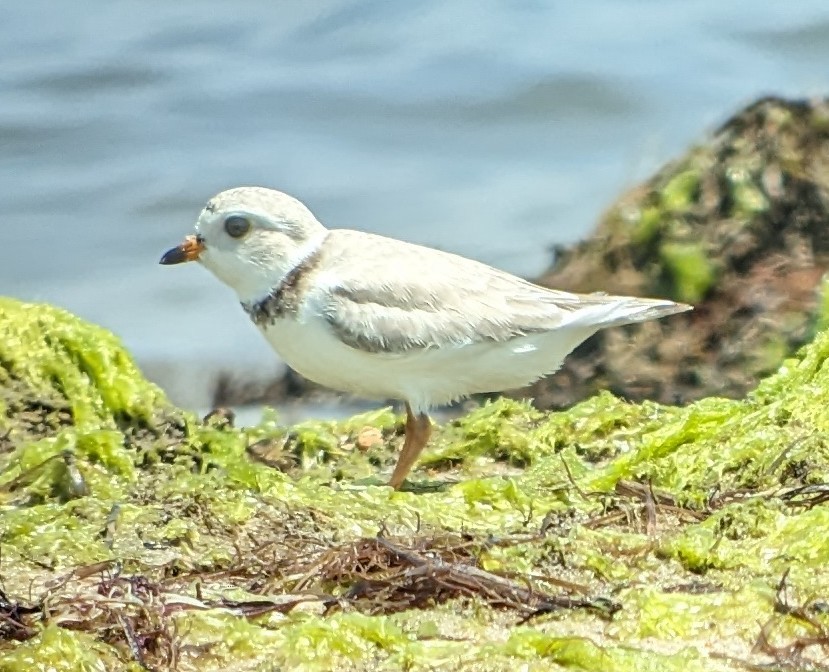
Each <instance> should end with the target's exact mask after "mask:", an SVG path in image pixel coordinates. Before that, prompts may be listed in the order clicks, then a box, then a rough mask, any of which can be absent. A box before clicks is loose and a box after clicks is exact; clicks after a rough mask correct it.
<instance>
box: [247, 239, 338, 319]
mask: <svg viewBox="0 0 829 672" xmlns="http://www.w3.org/2000/svg"><path fill="white" fill-rule="evenodd" d="M327 236H328V231H327V230H323V231H320V232H319V233H318V234H317V235H315V236H312V237H311V238H309V239H308V240H307V241H305V242H304V243H303V244H302V245H300V246H299V247H297V248H296V249H295V250H294V252H293V253H292V254H291V256H290V257H289V258H288V259H287V260H286V263H285V264H283V265H280V268H268V269H264V268H263V269H257V271H258V272H255V273H250V274H248V275H249V277H247V278H246V279H245V280H244V281H243V282H239V279H238V278H237V281H236V283H235V286H234V287H233V288H234V289H235V290H236V295H237V296H238V297H239V301H241V302H242V303H256V302H258V301H261V300H262V299H264V298H265V297H267V296H268V295H269V294H270V293H271V292H272V291H273V290H274V289H276V288H277V287H279V286H280V285H281V284H282V283H283V282H284V281H285V278H286V277H287V276H288V275H289V274H290V273H291V272H292V271H293V270H294V269H295V268H296V267H297V266H299V265H300V264H302V263H303V262H304V261H305V260H306V259H308V257H310V256H311V255H313V254H314V253H316V252H317V251H318V250H319V249H320V247H322V245H323V243H324V242H325V239H326V237H327Z"/></svg>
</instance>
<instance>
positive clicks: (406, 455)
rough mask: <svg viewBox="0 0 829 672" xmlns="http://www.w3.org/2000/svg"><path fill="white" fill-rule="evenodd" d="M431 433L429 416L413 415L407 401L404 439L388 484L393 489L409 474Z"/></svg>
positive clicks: (397, 488)
mask: <svg viewBox="0 0 829 672" xmlns="http://www.w3.org/2000/svg"><path fill="white" fill-rule="evenodd" d="M431 433H432V423H431V422H430V421H429V416H428V415H426V414H425V413H421V414H419V415H417V416H415V415H414V413H412V407H411V406H409V402H408V401H407V402H406V439H405V440H404V441H403V450H401V451H400V457H399V458H397V464H396V465H395V466H394V472H393V473H392V475H391V480H390V481H389V485H390V486H391V487H393V488H394V489H395V490H399V489H400V486H401V485H403V481H405V480H406V476H408V475H409V472H410V471H411V469H412V465H413V464H414V463H415V460H417V456H418V455H420V453H421V451H422V450H423V448H425V447H426V443H427V441H429V436H430V435H431Z"/></svg>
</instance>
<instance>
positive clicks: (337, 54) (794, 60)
mask: <svg viewBox="0 0 829 672" xmlns="http://www.w3.org/2000/svg"><path fill="white" fill-rule="evenodd" d="M0 45H2V50H1V51H0V293H2V294H9V295H12V296H16V297H20V298H24V299H38V300H45V301H51V302H53V303H56V304H59V305H62V306H65V307H67V308H69V309H71V310H73V311H75V312H78V313H80V314H81V315H83V316H85V317H87V318H89V319H92V320H95V321H97V322H99V323H102V324H104V325H106V326H108V327H110V328H112V329H114V330H115V331H116V332H118V333H119V334H120V335H121V336H122V337H123V338H124V340H125V341H126V343H127V344H128V346H129V347H130V348H131V349H132V350H133V352H134V353H135V354H136V355H137V357H138V358H139V361H140V362H141V363H142V365H143V366H144V367H145V369H146V370H147V371H148V372H149V373H150V375H151V376H152V377H154V378H155V379H157V380H158V381H160V382H161V383H162V384H163V385H164V386H165V387H166V388H167V389H168V390H169V391H170V392H171V394H172V395H173V397H174V399H175V400H176V401H178V402H180V403H182V404H185V405H190V406H194V407H196V406H203V405H204V404H206V403H207V401H208V399H209V395H208V389H209V387H210V385H209V383H210V380H211V379H212V378H213V375H214V373H215V371H217V370H219V369H223V368H227V367H229V366H237V367H240V368H241V369H243V370H246V371H251V372H256V373H258V374H260V375H261V374H262V373H263V372H267V371H275V370H277V369H278V364H277V362H276V360H275V358H274V357H273V355H272V353H271V352H270V350H269V349H268V348H267V346H266V345H265V344H264V342H263V341H261V339H260V338H259V336H258V334H256V332H255V331H254V329H253V327H252V326H251V325H249V324H248V322H247V320H246V319H245V317H244V315H243V314H242V313H241V311H240V310H239V308H238V306H237V305H236V302H235V300H234V298H233V296H232V294H231V293H230V292H229V290H226V289H224V288H223V287H222V286H220V285H219V283H218V281H216V280H214V279H213V278H212V277H210V276H208V274H207V273H206V272H205V271H204V270H202V269H200V268H197V267H192V268H190V267H175V268H165V267H160V266H158V265H157V261H158V258H159V256H160V254H161V253H162V252H163V251H164V250H165V249H167V248H168V247H169V246H170V245H172V244H174V243H177V242H178V241H179V239H180V238H181V236H182V235H184V234H185V233H187V232H188V231H189V230H190V227H191V225H192V221H193V220H194V218H195V216H196V215H197V213H198V212H199V210H200V209H201V207H202V205H203V203H204V201H206V199H207V198H208V197H210V196H211V195H212V194H213V193H214V192H216V191H219V190H221V189H223V188H226V187H229V186H234V185H240V184H263V185H268V186H274V187H278V188H281V189H283V190H286V191H288V192H290V193H293V194H294V195H296V196H298V197H300V198H301V199H302V200H303V201H305V202H306V203H307V204H308V205H309V206H310V207H311V209H312V210H313V211H314V212H315V213H316V214H317V215H318V217H320V219H322V221H324V222H325V223H327V224H328V225H329V226H332V227H347V228H360V229H365V230H368V231H375V232H379V233H383V234H388V235H392V236H396V237H400V238H405V239H408V240H412V241H415V242H420V243H426V244H429V245H433V246H437V247H442V248H445V249H450V250H452V251H456V252H460V253H463V254H466V255H468V256H472V257H476V258H479V259H481V260H484V261H486V262H489V263H493V264H495V265H498V266H501V267H503V268H506V269H508V270H510V271H513V272H518V273H522V274H525V275H533V274H536V273H539V272H540V271H541V270H542V269H543V268H544V267H545V266H546V265H547V264H548V262H549V260H550V256H549V253H548V249H549V246H550V245H551V244H553V243H559V242H569V241H573V240H575V239H576V238H578V237H580V236H583V235H585V234H586V233H588V232H589V230H590V228H591V227H592V225H593V223H594V222H595V220H596V218H597V216H598V215H599V214H600V212H601V210H602V209H603V208H604V207H606V206H607V205H608V204H609V203H610V201H611V200H612V199H613V198H614V196H615V195H616V194H618V192H620V191H621V190H622V189H624V188H626V187H628V186H630V185H632V184H633V183H635V182H636V181H638V180H640V179H642V178H643V177H645V176H647V175H648V174H649V173H650V172H651V171H652V170H653V169H655V168H656V167H657V166H658V165H659V164H660V163H662V162H663V161H664V160H665V159H667V158H670V157H671V156H673V155H675V154H676V153H678V152H680V151H681V150H682V149H683V148H684V147H685V146H686V145H687V144H688V143H689V142H691V141H692V140H694V139H695V138H698V137H699V136H700V135H701V134H702V133H703V132H704V131H706V130H707V129H710V128H711V127H712V126H713V125H714V124H716V123H718V122H719V121H720V120H722V119H723V118H724V117H725V116H727V115H728V114H729V113H730V112H732V111H733V110H734V109H735V108H736V107H738V106H739V105H741V104H743V103H745V102H748V101H749V100H751V99H753V98H754V97H756V96H758V95H761V94H765V93H771V92H773V93H780V94H787V95H794V96H804V95H823V94H825V93H826V92H827V83H828V81H829V4H827V3H826V2H825V0H799V1H796V2H789V3H771V2H764V3H758V2H755V1H753V0H729V2H727V3H725V2H721V1H720V0H662V1H661V2H655V1H653V0H651V1H648V0H590V1H588V0H585V1H584V2H580V3H576V2H563V1H553V0H545V1H543V2H542V1H540V0H535V1H532V0H511V1H507V0H503V1H501V2H495V1H494V0H489V1H486V0H475V1H472V0H463V1H461V0H459V1H457V2H453V3H445V2H440V1H438V0H427V1H424V2H410V3H390V2H380V1H377V0H375V1H369V2H350V1H346V0H315V1H314V2H307V3H300V2H277V3H266V2H261V1H260V2H254V1H253V0H243V1H242V2H236V3H228V2H215V1H213V0H198V1H196V0H179V1H178V2H175V3H171V2H164V3H162V2H157V1H152V0H114V1H113V2H109V3H92V4H90V3H87V4H85V5H82V4H81V3H57V2H47V1H46V0H29V1H28V2H25V3H9V2H7V3H3V4H2V6H0Z"/></svg>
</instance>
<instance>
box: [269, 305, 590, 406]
mask: <svg viewBox="0 0 829 672" xmlns="http://www.w3.org/2000/svg"><path fill="white" fill-rule="evenodd" d="M304 319H305V321H304V322H298V321H296V320H291V319H283V320H277V321H276V322H275V323H274V324H271V325H268V326H267V327H266V328H265V329H263V333H264V335H265V338H266V339H267V340H268V342H269V343H270V344H271V346H272V347H273V348H274V350H276V351H277V353H278V354H279V355H280V357H282V359H284V360H285V362H286V363H287V364H288V366H290V367H291V368H292V369H294V370H295V371H297V372H298V373H300V374H301V375H303V376H305V377H306V378H308V379H309V380H312V381H314V382H315V383H318V384H320V385H324V386H325V387H329V388H332V389H335V390H340V391H343V392H350V393H353V394H356V395H358V396H361V397H365V398H368V399H399V400H405V401H408V402H409V403H410V404H411V405H412V407H413V409H414V410H415V411H416V412H417V411H426V410H427V409H428V408H429V407H431V406H437V405H441V404H446V403H449V402H451V401H455V400H457V399H460V398H462V397H465V396H467V395H469V394H476V393H481V392H498V391H501V390H506V389H511V388H517V387H522V386H524V385H527V384H529V383H531V382H533V381H534V380H537V379H538V378H540V377H542V376H543V375H546V374H549V373H552V372H553V371H555V370H557V369H558V368H559V367H560V366H561V363H562V361H563V360H564V358H565V357H566V356H567V354H568V353H569V352H570V351H571V350H573V348H575V347H576V346H577V345H578V344H579V343H581V342H582V341H583V340H584V339H586V338H587V337H588V336H590V335H591V334H593V333H594V332H595V329H593V328H589V329H585V328H583V327H582V328H577V329H573V328H571V329H562V330H558V331H555V332H546V333H541V334H533V335H531V336H524V337H521V338H517V339H514V340H512V341H509V342H507V343H491V342H486V343H477V344H473V345H466V346H459V347H452V348H433V349H427V350H417V351H409V352H406V353H402V354H386V353H371V352H363V351H361V350H357V349H355V348H352V347H350V346H348V345H345V344H344V343H342V341H340V340H339V339H338V338H337V337H336V336H335V335H334V334H333V332H332V331H331V330H330V329H329V327H328V324H327V323H326V322H325V321H324V319H323V318H319V317H306V318H304Z"/></svg>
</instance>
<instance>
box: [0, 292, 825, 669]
mask: <svg viewBox="0 0 829 672" xmlns="http://www.w3.org/2000/svg"><path fill="white" fill-rule="evenodd" d="M0 409H1V410H2V413H0V437H2V441H0V670H2V671H3V672H6V671H8V672H22V671H29V670H84V671H86V670H102V671H103V670H116V669H126V670H224V669H233V670H294V669H304V670H331V669H349V670H350V669H354V670H400V669H409V670H443V669H445V670H456V669H457V670H504V669H520V670H591V671H593V670H613V671H620V672H624V671H626V670H631V671H634V670H635V671H641V670H654V671H656V670H659V671H669V672H670V671H671V670H676V671H677V672H680V671H681V672H695V671H703V670H704V671H708V670H714V671H719V670H722V671H724V672H725V671H736V670H767V669H774V670H792V671H798V670H803V671H806V670H826V669H829V667H827V663H826V661H827V659H829V571H827V570H826V567H827V565H829V542H827V539H829V506H827V504H829V502H828V501H827V500H829V333H819V334H818V335H817V336H816V337H815V339H814V341H813V342H812V343H811V344H809V345H807V346H806V347H805V348H804V349H803V350H802V351H801V352H800V354H798V355H797V357H794V358H791V359H788V360H786V361H785V362H784V363H783V365H782V366H781V368H780V369H779V371H778V372H777V373H775V374H774V375H772V376H770V377H768V378H767V379H765V380H764V381H763V382H762V383H760V385H759V386H758V387H757V388H756V389H755V390H754V391H752V392H751V393H750V394H749V395H748V396H747V397H746V398H745V399H744V400H741V401H734V400H729V399H724V398H707V399H703V400H700V401H698V402H696V403H692V404H690V405H688V406H687V407H685V408H679V407H671V406H663V405H660V404H657V403H654V402H645V403H642V404H632V403H629V402H626V401H623V400H621V399H618V398H616V397H614V396H612V395H611V394H609V393H602V394H599V395H597V396H595V397H592V398H591V399H589V400H587V401H585V402H583V403H581V404H578V405H576V406H575V407H573V408H572V409H570V410H568V411H566V412H554V413H548V412H542V411H539V410H537V409H534V408H533V407H532V406H531V405H529V404H528V403H524V402H518V401H514V400H510V399H506V398H504V399H499V400H497V401H492V402H488V403H485V404H483V405H482V406H481V407H480V408H478V409H476V410H473V411H471V412H470V413H468V414H467V415H465V416H463V417H461V418H458V419H457V420H454V421H452V422H449V423H447V424H445V425H443V426H440V427H436V429H435V440H434V442H433V443H432V445H431V447H430V448H429V449H428V450H427V453H426V455H425V458H424V460H423V461H422V462H421V464H420V466H419V468H418V469H416V471H415V472H414V474H413V479H412V481H413V482H412V485H411V487H410V489H409V490H408V491H402V492H395V491H392V490H391V489H390V488H388V487H385V486H384V485H381V483H382V481H381V479H380V475H381V472H387V471H388V470H389V469H390V468H391V466H392V464H393V462H394V459H395V453H396V450H397V449H398V448H399V445H400V443H401V438H402V437H401V426H402V419H401V418H400V417H398V416H396V415H395V414H394V413H392V411H391V410H389V409H381V410H379V411H374V412H371V413H368V414H363V415H360V416H357V417H354V418H350V419H348V420H345V421H340V422H306V423H302V424H300V425H296V426H293V427H291V428H284V427H281V426H280V425H279V424H278V422H277V421H276V420H277V419H276V418H275V417H274V416H272V415H271V416H269V417H267V418H266V419H265V420H264V421H263V422H262V423H261V424H260V425H258V426H255V427H250V428H245V429H238V428H234V427H233V424H232V415H231V414H227V413H224V414H222V413H216V414H213V415H212V416H211V417H209V418H207V419H206V420H200V419H198V418H196V417H194V416H192V415H191V414H189V413H185V412H182V411H180V410H178V409H176V408H174V407H172V406H171V405H170V404H169V402H168V401H167V400H166V399H165V397H164V395H163V394H162V393H161V391H159V390H158V389H157V388H156V387H155V386H153V385H152V384H150V383H148V382H147V381H146V380H145V379H144V378H143V377H142V375H141V374H140V372H139V371H138V369H137V368H136V366H135V364H134V362H133V360H132V359H131V358H130V356H129V355H128V353H126V352H125V350H124V349H123V348H122V346H121V345H120V343H119V342H118V340H117V339H116V338H115V337H114V336H113V335H112V334H110V333H108V332H107V331H105V330H104V329H102V328H100V327H97V326H94V325H91V324H88V323H86V322H84V321H82V320H80V319H79V318H77V317H75V316H73V315H71V314H69V313H66V312H64V311H61V310H58V309H56V308H53V307H50V306H46V305H33V304H24V303H20V302H17V301H14V300H11V299H0Z"/></svg>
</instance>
